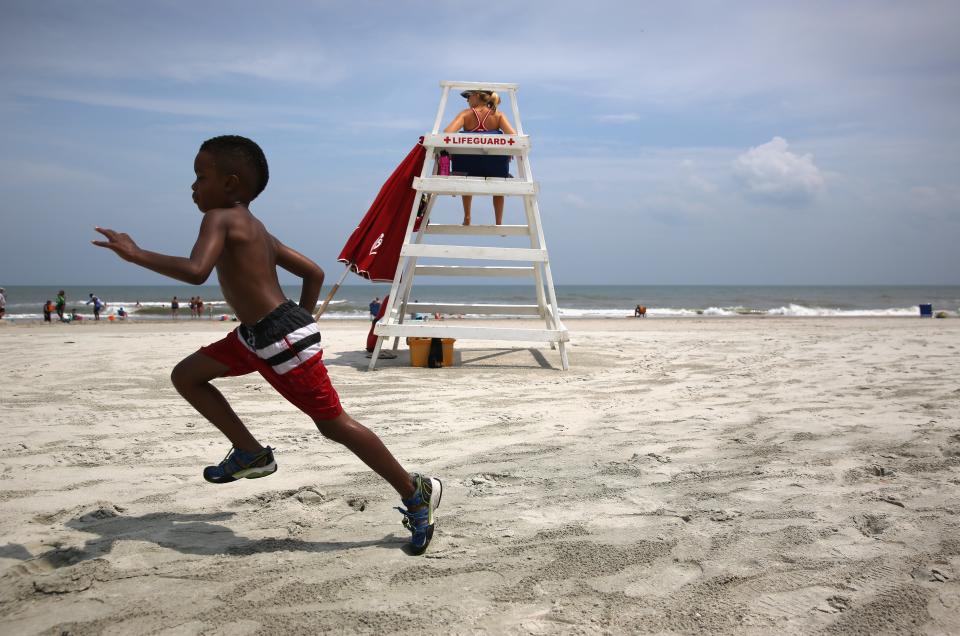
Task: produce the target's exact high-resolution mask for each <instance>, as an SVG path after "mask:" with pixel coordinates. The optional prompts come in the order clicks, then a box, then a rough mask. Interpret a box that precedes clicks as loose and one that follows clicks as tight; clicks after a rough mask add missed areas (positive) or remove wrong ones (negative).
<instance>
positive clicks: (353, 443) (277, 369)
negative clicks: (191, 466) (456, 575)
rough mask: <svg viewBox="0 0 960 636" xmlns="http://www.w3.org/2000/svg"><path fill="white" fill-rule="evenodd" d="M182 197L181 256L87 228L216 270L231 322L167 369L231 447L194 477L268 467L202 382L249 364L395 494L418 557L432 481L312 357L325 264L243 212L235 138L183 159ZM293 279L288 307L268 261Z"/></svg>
mask: <svg viewBox="0 0 960 636" xmlns="http://www.w3.org/2000/svg"><path fill="white" fill-rule="evenodd" d="M193 169H194V172H196V175H197V178H196V181H194V183H193V186H192V187H193V200H194V202H195V203H196V204H197V207H198V208H200V211H201V212H202V213H203V215H204V216H203V221H201V223H200V233H199V236H198V237H197V242H196V244H195V245H194V246H193V250H192V251H191V252H190V256H189V257H186V258H183V257H178V256H166V255H164V254H158V253H156V252H149V251H147V250H144V249H141V248H140V247H138V246H137V244H136V243H134V242H133V239H131V238H130V237H129V236H128V235H126V234H123V233H120V232H115V231H113V230H108V229H105V228H99V227H98V228H96V231H97V232H99V233H100V234H102V235H104V236H105V237H106V239H107V240H106V241H103V240H99V241H92V242H93V244H94V245H97V246H100V247H106V248H109V249H111V250H113V251H114V252H116V253H117V255H118V256H120V258H122V259H124V260H127V261H130V262H132V263H136V264H137V265H140V266H142V267H146V268H147V269H150V270H153V271H155V272H159V273H160V274H164V275H166V276H169V277H171V278H174V279H176V280H179V281H183V282H185V283H190V284H193V285H200V284H202V283H203V282H204V281H206V280H207V277H209V276H210V272H211V271H212V270H213V269H214V268H216V270H217V278H218V279H219V281H220V287H221V289H222V290H223V297H224V300H226V301H227V302H228V303H229V304H230V306H231V307H233V309H234V310H235V311H236V314H237V317H238V318H239V319H240V322H241V324H240V326H239V327H237V328H236V329H235V330H234V331H232V332H230V333H229V334H228V335H227V337H226V338H224V339H222V340H220V341H219V342H215V343H213V344H212V345H209V346H207V347H201V348H200V350H199V351H197V352H195V353H193V354H191V355H189V356H187V357H186V358H185V359H183V360H182V361H181V362H180V363H179V364H177V366H176V367H175V368H174V369H173V373H172V374H171V380H172V381H173V385H174V387H176V389H177V391H178V392H179V393H180V395H182V396H183V398H184V399H186V400H187V402H189V403H190V404H191V405H193V407H194V408H195V409H197V411H199V412H200V414H201V415H203V416H204V417H206V418H207V419H208V420H210V422H211V423H212V424H213V425H214V426H216V427H217V428H218V429H220V431H221V432H222V433H223V434H224V435H226V437H227V438H228V439H229V440H230V442H231V443H232V444H233V448H232V449H231V450H230V452H229V453H227V456H226V457H225V458H224V459H223V461H221V462H220V463H219V464H218V465H216V466H207V467H206V468H205V469H204V471H203V477H204V479H206V480H207V481H209V482H211V483H215V484H223V483H227V482H231V481H235V480H237V479H242V478H246V479H254V478H257V477H266V476H267V475H270V474H272V473H273V472H275V471H276V470H277V463H276V461H275V460H274V457H273V449H272V448H270V447H269V446H267V447H264V446H261V445H260V443H259V442H258V441H257V440H256V439H255V438H254V437H253V435H252V434H251V433H250V431H248V430H247V428H246V426H244V424H243V422H241V420H240V418H239V417H238V416H237V414H236V413H235V412H234V411H233V409H232V408H231V407H230V405H229V404H228V403H227V401H226V399H224V397H223V395H222V394H221V393H220V391H218V390H217V389H216V388H215V387H214V386H213V385H212V384H210V381H211V380H213V379H214V378H219V377H224V376H232V375H245V374H247V373H251V372H253V371H257V372H259V373H260V375H262V376H263V377H264V378H265V379H266V380H267V382H269V383H270V384H271V385H273V387H274V388H275V389H276V390H277V391H278V392H279V393H280V394H281V395H282V396H283V397H285V398H286V399H287V400H288V401H289V402H290V403H291V404H293V405H294V406H296V407H298V408H299V409H300V410H301V411H303V412H304V413H306V414H307V415H309V416H310V417H312V418H313V421H314V422H315V423H316V425H317V428H318V429H319V430H320V433H322V434H323V435H324V436H325V437H327V438H329V439H331V440H333V441H335V442H339V443H341V444H343V445H344V446H346V447H347V448H348V449H350V450H351V451H353V453H354V454H356V455H357V457H359V458H360V459H361V460H363V462H364V463H365V464H367V466H369V467H370V468H371V469H373V470H374V471H375V472H376V473H377V474H378V475H380V476H381V477H383V478H384V479H385V480H387V481H388V482H389V483H390V485H391V486H393V487H394V489H395V490H396V491H397V492H398V493H399V494H400V497H401V500H402V502H403V505H404V506H406V509H403V508H397V509H398V510H400V512H401V513H402V514H403V515H404V519H403V525H404V526H405V527H406V528H407V529H408V530H410V532H411V533H412V537H411V540H410V547H411V551H412V552H413V553H414V554H422V553H423V552H424V551H425V550H426V549H427V545H429V543H430V540H431V538H432V537H433V528H434V510H435V509H436V507H437V506H439V504H440V497H441V494H442V484H441V483H440V480H439V479H436V478H433V477H426V476H423V475H420V474H416V473H414V474H411V473H408V472H407V471H406V470H404V469H403V467H402V466H401V465H400V464H399V463H398V462H397V460H396V459H395V458H394V457H393V455H392V454H391V453H390V451H389V450H387V448H386V446H384V444H383V442H382V441H380V438H379V437H377V435H376V434H375V433H373V432H372V431H370V430H369V429H367V428H366V427H364V426H363V425H362V424H360V423H359V422H357V421H356V420H354V419H353V418H351V417H350V416H349V415H347V414H346V413H345V412H344V411H343V408H341V406H340V399H339V398H338V396H337V392H336V390H334V388H333V386H332V385H331V384H330V378H329V377H328V376H327V370H326V367H325V366H324V364H323V361H322V357H323V348H322V347H321V345H320V331H319V329H318V327H317V324H316V322H315V321H314V320H313V316H312V312H313V308H314V306H315V305H316V304H317V298H318V297H319V295H320V287H321V285H322V284H323V278H324V273H323V270H322V269H320V266H319V265H317V264H316V263H314V262H313V261H311V260H310V259H309V258H307V257H306V256H304V255H303V254H300V253H299V252H296V251H295V250H293V249H291V248H289V247H287V246H286V245H284V244H283V243H281V242H280V241H278V240H277V239H276V238H275V237H273V236H272V235H271V234H270V233H269V232H268V231H267V229H266V227H264V225H263V223H261V222H260V220H258V219H257V218H256V217H255V216H254V215H253V214H252V213H251V212H250V210H249V209H248V204H249V203H250V201H252V200H253V199H255V198H256V197H257V195H259V194H260V193H261V192H262V191H263V189H264V188H265V187H266V185H267V180H268V178H269V171H268V168H267V160H266V157H264V154H263V151H262V150H261V149H260V147H259V146H258V145H257V144H255V143H254V142H253V141H251V140H249V139H246V138H244V137H238V136H234V135H226V136H222V137H214V138H213V139H208V140H207V141H205V142H204V143H203V144H202V145H201V146H200V151H199V152H198V153H197V157H196V159H195V160H194V163H193ZM278 266H279V267H282V268H283V269H285V270H287V271H288V272H290V273H292V274H295V275H296V276H299V277H300V278H302V279H303V286H302V288H301V292H300V303H299V305H298V304H296V303H294V302H293V301H291V300H287V299H286V298H284V295H283V291H282V290H281V289H280V283H279V281H278V280H277V267H278Z"/></svg>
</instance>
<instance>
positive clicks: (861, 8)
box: [0, 0, 960, 285]
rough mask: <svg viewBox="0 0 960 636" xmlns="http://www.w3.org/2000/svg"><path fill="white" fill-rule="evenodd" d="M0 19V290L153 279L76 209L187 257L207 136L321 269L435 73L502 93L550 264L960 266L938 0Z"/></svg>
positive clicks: (3, 6)
mask: <svg viewBox="0 0 960 636" xmlns="http://www.w3.org/2000/svg"><path fill="white" fill-rule="evenodd" d="M668 5H669V6H668ZM0 10H2V19H0V121H2V124H0V149H2V150H0V236H2V249H0V284H8V285H10V284H51V285H66V284H85V283H91V284H93V283H97V284H108V283H116V284H135V283H144V284H152V283H158V282H162V281H164V280H165V279H163V278H162V277H160V276H158V275H155V274H153V273H151V272H147V271H145V270H141V269H139V268H136V267H134V266H132V265H130V264H128V263H124V262H122V261H120V260H119V259H117V258H116V257H115V256H113V255H112V254H111V253H109V252H107V251H105V250H98V249H97V248H94V247H92V246H90V244H89V240H90V239H92V238H94V235H93V232H92V229H91V228H92V227H93V226H94V225H103V226H107V227H113V228H115V229H119V230H123V231H127V232H129V233H130V234H131V235H132V236H133V237H134V238H135V240H137V241H138V242H139V243H140V244H141V245H142V246H143V247H146V248H149V249H153V250H157V251H164V252H168V253H174V254H186V253H188V252H189V250H190V248H191V246H192V242H193V239H194V237H195V233H196V230H197V228H198V226H199V222H200V214H199V213H198V212H197V210H196V208H195V207H194V206H193V204H192V202H191V200H190V191H189V187H190V184H191V182H192V179H193V174H192V163H193V157H194V155H195V153H196V150H197V147H198V146H199V144H200V143H201V142H202V141H203V140H204V139H206V138H208V137H211V136H214V135H218V134H225V133H236V134H243V135H246V136H249V137H251V138H253V139H255V140H256V141H257V142H258V143H260V144H261V146H262V147H263V148H264V150H265V152H266V154H267V158H268V160H269V162H270V166H271V180H270V184H269V186H268V187H267V190H266V191H265V192H264V193H263V195H261V197H260V198H259V199H257V200H256V201H255V202H254V204H253V205H252V209H253V210H254V212H255V213H256V214H257V215H258V216H260V217H261V218H262V219H263V220H264V221H265V222H266V224H267V226H268V227H269V228H270V229H271V231H272V232H273V233H274V234H275V235H277V236H278V238H280V239H281V240H283V241H284V242H286V243H288V244H290V245H292V246H293V247H295V248H297V249H299V250H300V251H302V252H304V253H306V254H307V255H309V256H311V257H312V258H314V259H315V260H316V261H317V262H319V263H320V264H321V266H323V267H324V268H325V269H326V270H327V271H328V276H332V275H338V274H339V272H340V270H341V266H340V265H338V264H337V263H336V256H337V254H338V253H339V251H340V248H341V247H342V245H343V242H344V241H345V240H346V238H347V237H348V236H349V234H350V232H351V231H352V229H353V227H354V226H355V225H356V223H357V221H358V220H359V219H360V217H361V216H362V215H363V213H364V212H365V211H366V209H367V207H368V205H369V203H370V202H371V200H372V198H373V197H374V196H375V194H376V192H377V190H378V189H379V187H380V185H381V183H382V182H383V181H384V179H385V178H386V177H387V176H388V175H389V173H390V172H391V171H392V169H393V168H394V166H395V165H396V164H397V163H398V162H399V161H400V160H401V159H402V158H403V157H404V156H405V154H406V153H407V152H408V151H409V149H410V148H411V147H412V145H413V143H415V141H416V139H417V137H418V136H419V135H420V134H422V133H424V132H426V131H427V129H428V128H429V127H430V126H431V124H432V122H433V117H434V114H435V112H436V106H437V101H438V98H439V88H438V82H439V80H442V79H452V80H472V81H501V82H518V83H519V84H520V86H521V88H520V93H519V97H520V109H521V115H522V116H523V124H524V128H525V131H526V132H527V133H528V134H530V136H531V138H532V140H533V144H534V150H533V154H532V156H531V163H532V167H533V169H534V174H535V175H536V178H537V180H538V181H539V182H540V185H541V199H540V205H541V211H542V215H543V222H544V228H545V233H546V238H547V244H548V247H549V249H550V255H551V262H552V266H553V272H554V277H555V280H556V282H558V283H571V284H573V283H620V284H628V283H638V284H831V283H832V284H896V283H900V284H909V283H927V284H956V283H960V276H958V272H960V248H958V246H960V182H958V178H957V177H958V175H960V150H958V141H960V134H958V133H960V118H958V116H957V114H956V113H957V104H960V45H958V44H957V38H956V33H955V30H956V29H955V27H956V25H957V24H960V4H958V3H955V2H911V3H904V2H882V1H877V2H843V3H835V2H802V3H777V2H739V3H726V2H692V3H685V4H680V3H640V2H603V1H600V2H591V3H589V5H585V4H584V3H567V2H525V3H500V4H493V5H491V4H490V3H485V4H483V5H478V4H477V3H471V2H456V1H447V2H443V3H439V2H436V3H432V2H398V3H386V2H379V3H374V2H363V1H360V2H349V3H348V2H282V1H281V2H274V3H258V2H244V1H232V2H205V3H188V2H174V1H166V2H164V1H158V2H151V3H144V2H120V1H117V2H96V1H93V2H58V1H49V2H37V3H32V2H26V1H24V2H12V1H10V0H0ZM457 103H458V102H457ZM450 114H452V111H448V118H449V115H450ZM474 205H475V211H474V222H480V223H484V222H492V212H491V211H490V206H489V203H487V202H485V201H483V200H477V201H476V202H475V204H474ZM458 215H459V204H458V203H457V202H456V201H455V200H453V199H447V200H446V201H443V202H441V204H440V205H439V206H438V209H437V218H438V219H440V220H441V221H446V222H455V221H456V220H457V217H458ZM487 217H490V218H487ZM519 221H520V218H519V207H518V206H516V207H511V202H508V207H507V219H506V222H508V223H510V222H519ZM211 282H212V281H211ZM351 282H353V281H351Z"/></svg>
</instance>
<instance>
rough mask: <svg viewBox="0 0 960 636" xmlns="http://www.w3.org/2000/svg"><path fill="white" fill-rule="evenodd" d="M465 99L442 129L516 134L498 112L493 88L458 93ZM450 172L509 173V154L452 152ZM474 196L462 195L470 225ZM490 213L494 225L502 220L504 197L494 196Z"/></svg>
mask: <svg viewBox="0 0 960 636" xmlns="http://www.w3.org/2000/svg"><path fill="white" fill-rule="evenodd" d="M460 95H461V96H463V97H466V98H467V106H468V108H465V109H464V110H462V111H460V112H459V113H458V114H457V116H456V117H454V118H453V121H452V122H450V125H449V126H447V127H446V128H444V129H443V132H448V133H452V132H463V133H476V134H484V135H502V134H507V135H516V134H517V131H516V130H514V129H513V126H511V125H510V122H509V121H508V120H507V116H506V115H504V114H503V113H501V112H498V111H497V106H499V105H500V96H499V95H497V94H496V93H495V92H493V91H485V90H470V91H463V92H462V93H460ZM450 156H451V159H452V164H453V165H452V167H451V172H453V174H460V175H466V176H468V177H501V178H504V179H505V178H507V177H509V176H510V155H455V154H451V155H450ZM472 201H473V197H472V196H469V195H465V196H464V197H463V224H464V225H470V205H471V203H472ZM493 215H494V219H495V220H496V223H497V225H501V224H502V223H503V197H502V196H495V197H493Z"/></svg>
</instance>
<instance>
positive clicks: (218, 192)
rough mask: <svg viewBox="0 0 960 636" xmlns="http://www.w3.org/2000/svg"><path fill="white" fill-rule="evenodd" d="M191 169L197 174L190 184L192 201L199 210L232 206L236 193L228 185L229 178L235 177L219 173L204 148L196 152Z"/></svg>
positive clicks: (233, 178)
mask: <svg viewBox="0 0 960 636" xmlns="http://www.w3.org/2000/svg"><path fill="white" fill-rule="evenodd" d="M193 171H194V172H195V173H196V174H197V179H196V181H194V182H193V185H192V186H191V188H192V189H193V202H194V203H196V204H197V207H198V208H200V211H201V212H208V211H209V210H214V209H216V208H229V207H232V206H233V204H234V202H235V194H236V193H234V192H232V190H233V188H231V187H230V186H231V180H236V177H235V176H233V175H224V174H221V173H220V172H219V171H218V170H217V165H216V162H214V160H213V155H211V154H210V153H209V152H206V151H204V150H201V151H200V152H198V153H197V158H196V159H194V160H193Z"/></svg>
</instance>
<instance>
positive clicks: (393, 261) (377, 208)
mask: <svg viewBox="0 0 960 636" xmlns="http://www.w3.org/2000/svg"><path fill="white" fill-rule="evenodd" d="M426 154H427V150H426V148H424V147H423V137H421V138H420V142H419V143H417V145H416V146H414V147H413V150H411V151H410V153H409V154H408V155H407V157H406V158H405V159H404V160H403V161H402V162H401V163H400V165H399V166H397V169H396V170H394V171H393V174H391V175H390V178H389V179H387V181H386V183H384V184H383V187H381V188H380V193H379V194H378V195H377V198H376V199H374V200H373V204H372V205H371V206H370V209H369V210H367V213H366V214H365V215H364V217H363V219H361V220H360V224H359V225H358V226H357V229H355V230H354V231H353V234H351V235H350V238H349V239H348V240H347V243H346V245H344V246H343V250H342V251H341V252H340V257H339V258H338V259H337V260H339V261H340V262H341V263H346V264H347V265H348V266H349V268H350V270H351V271H353V272H354V273H356V274H359V275H360V276H363V277H364V278H366V279H368V280H371V281H375V282H385V283H389V282H392V281H393V277H394V275H395V274H396V273H397V263H398V262H399V261H400V248H401V247H402V245H403V238H404V236H405V235H406V232H407V222H408V221H409V220H410V211H411V209H412V208H413V197H414V196H415V195H416V190H414V189H413V178H414V177H418V176H420V172H421V171H422V170H423V161H424V159H425V157H426Z"/></svg>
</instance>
